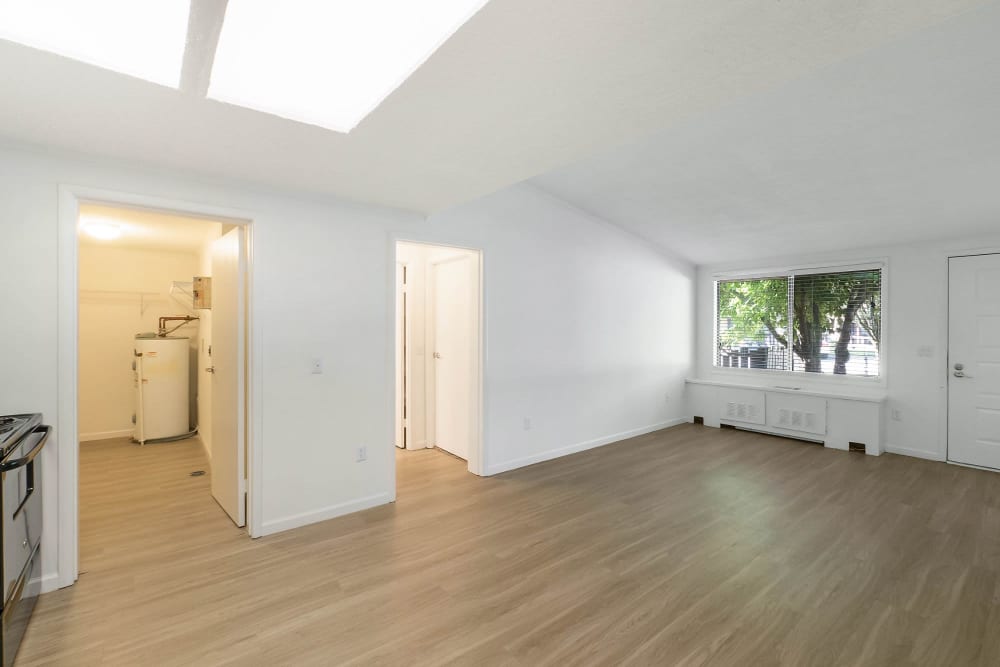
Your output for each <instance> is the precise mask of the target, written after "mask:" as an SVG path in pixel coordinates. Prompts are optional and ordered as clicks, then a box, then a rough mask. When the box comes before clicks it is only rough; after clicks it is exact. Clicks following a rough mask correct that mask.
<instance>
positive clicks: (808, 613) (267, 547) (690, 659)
mask: <svg viewBox="0 0 1000 667" xmlns="http://www.w3.org/2000/svg"><path fill="white" fill-rule="evenodd" d="M81 459H82V463H81V473H82V485H81V494H82V497H81V536H82V544H81V563H82V569H83V574H82V575H81V577H80V581H79V583H78V584H77V585H76V586H75V587H73V588H70V589H66V590H63V591H59V592H56V593H52V594H49V595H47V596H43V598H42V599H41V601H40V602H39V606H38V610H37V612H36V615H35V617H34V619H33V621H32V625H31V627H30V629H29V634H28V636H27V638H26V641H25V643H24V645H23V647H22V650H21V654H20V656H19V662H18V664H19V665H43V664H59V665H74V664H114V665H140V664H145V665H216V664H233V665H235V664H242V665H283V664H294V665H312V664H317V665H340V664H352V665H442V664H462V665H618V664H629V665H739V666H750V665H753V666H756V665H894V666H896V665H933V666H944V665H984V666H985V665H997V664H1000V605H998V600H1000V476H998V475H997V474H994V473H989V472H983V471H977V470H970V469H966V468H959V467H954V466H948V465H945V464H942V463H934V462H929V461H922V460H918V459H912V458H905V457H900V456H893V455H884V456H882V457H878V458H875V457H870V456H864V455H861V454H848V453H845V452H839V451H830V450H824V449H823V448H821V447H816V446H811V445H806V444H802V443H797V442H793V441H788V440H781V439H777V438H770V437H767V436H761V435H757V434H751V433H743V432H737V431H719V430H716V429H710V428H705V427H700V426H693V425H685V426H680V427H677V428H674V429H670V430H667V431H661V432H659V433H653V434H649V435H646V436H642V437H638V438H634V439H632V440H629V441H625V442H623V443H619V444H616V445H611V446H608V447H603V448H600V449H595V450H591V451H588V452H584V453H581V454H577V455H574V456H571V457H567V458H563V459H559V460H556V461H550V462H548V463H543V464H539V465H536V466H532V467H530V468H525V469H522V470H516V471H513V472H510V473H506V474H503V475H500V476H497V477H493V478H488V479H481V478H476V477H474V476H472V475H469V474H468V473H467V472H466V471H465V470H464V465H463V464H462V462H460V461H456V460H455V459H453V458H451V457H448V456H444V455H442V454H440V453H438V452H435V451H421V452H401V453H399V454H398V456H397V461H398V483H399V500H398V502H397V503H396V504H394V505H390V506H385V507H380V508H376V509H373V510H369V511H367V512H362V513H359V514H355V515H351V516H347V517H343V518H340V519H336V520H333V521H328V522H325V523H323V524H318V525H313V526H309V527H306V528H302V529H299V530H294V531H290V532H287V533H283V534H279V535H275V536H272V537H267V538H263V539H260V540H249V539H247V538H246V537H244V535H243V534H242V532H241V531H239V530H238V529H236V528H233V527H232V526H231V524H230V523H229V520H228V519H227V518H226V517H225V516H224V515H223V514H222V511H221V510H220V509H218V507H217V506H216V505H215V503H214V502H213V501H212V500H211V498H210V496H209V492H208V484H209V482H208V478H207V477H189V476H188V473H189V472H190V471H191V470H194V469H203V468H205V467H206V462H205V460H204V458H203V455H202V454H201V450H200V447H199V446H198V444H197V443H196V442H190V443H179V444H174V445H160V446H156V447H155V448H153V447H146V448H138V447H135V446H132V445H127V444H126V443H124V442H121V441H118V442H105V443H99V444H95V443H88V444H86V445H84V447H83V448H82V457H81ZM140 471H143V472H141V473H140Z"/></svg>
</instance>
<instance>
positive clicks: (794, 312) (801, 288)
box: [715, 268, 882, 377]
mask: <svg viewBox="0 0 1000 667" xmlns="http://www.w3.org/2000/svg"><path fill="white" fill-rule="evenodd" d="M715 331H716V333H715V336H716V339H715V345H716V357H715V365H716V366H720V367H724V368H757V369H765V370H768V369H769V370H779V371H794V372H804V373H822V374H825V375H853V376H861V377H878V375H879V370H880V363H879V362H880V351H881V343H882V269H880V268H870V269H862V270H856V271H841V272H837V273H815V272H806V271H802V272H794V273H788V274H785V275H775V276H771V277H764V278H747V279H736V280H719V281H718V282H716V327H715Z"/></svg>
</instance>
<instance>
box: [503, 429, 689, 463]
mask: <svg viewBox="0 0 1000 667" xmlns="http://www.w3.org/2000/svg"><path fill="white" fill-rule="evenodd" d="M686 423H688V418H687V417H677V418H676V419H670V420H667V421H665V422H660V423H658V424H651V425H649V426H643V427H641V428H635V429H632V430H629V431H622V432H621V433H615V434H613V435H606V436H603V437H600V438H594V439H593V440H586V441H584V442H578V443H576V444H574V445H567V446H565V447H559V448H556V449H549V450H546V451H544V452H539V453H537V454H532V455H531V456H525V457H523V458H520V459H514V460H512V461H505V462H503V463H497V464H494V465H491V466H490V467H489V468H487V469H486V476H487V477H489V476H491V475H498V474H500V473H502V472H507V471H508V470H516V469H517V468H523V467H525V466H530V465H534V464H535V463H542V462H543V461H551V460H552V459H558V458H562V457H563V456H569V455H570V454H576V453H579V452H584V451H587V450H588V449H595V448H597V447H603V446H604V445H610V444H612V443H615V442H620V441H622V440H628V439H629V438H635V437H637V436H640V435H646V434H647V433H652V432H654V431H662V430H663V429H666V428H672V427H674V426H679V425H681V424H686Z"/></svg>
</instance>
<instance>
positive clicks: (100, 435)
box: [79, 428, 132, 442]
mask: <svg viewBox="0 0 1000 667" xmlns="http://www.w3.org/2000/svg"><path fill="white" fill-rule="evenodd" d="M130 435H132V429H130V428H126V429H122V430H120V431H96V432H94V433H81V434H80V435H79V440H80V442H92V441H94V440H111V439H112V438H127V437H129V436H130Z"/></svg>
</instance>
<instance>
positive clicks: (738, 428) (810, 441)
mask: <svg viewBox="0 0 1000 667" xmlns="http://www.w3.org/2000/svg"><path fill="white" fill-rule="evenodd" d="M719 428H729V429H733V430H734V431H748V432H750V433H759V434H760V435H769V436H771V437H772V438H784V439H785V440H796V441H798V442H805V443H807V444H810V445H819V446H820V447H822V446H824V445H825V444H826V443H825V442H823V441H822V440H814V439H813V438H809V437H806V436H803V435H792V434H788V433H774V432H773V431H765V430H763V429H759V428H750V427H748V426H744V425H742V424H739V425H737V424H729V423H727V422H720V423H719Z"/></svg>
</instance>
